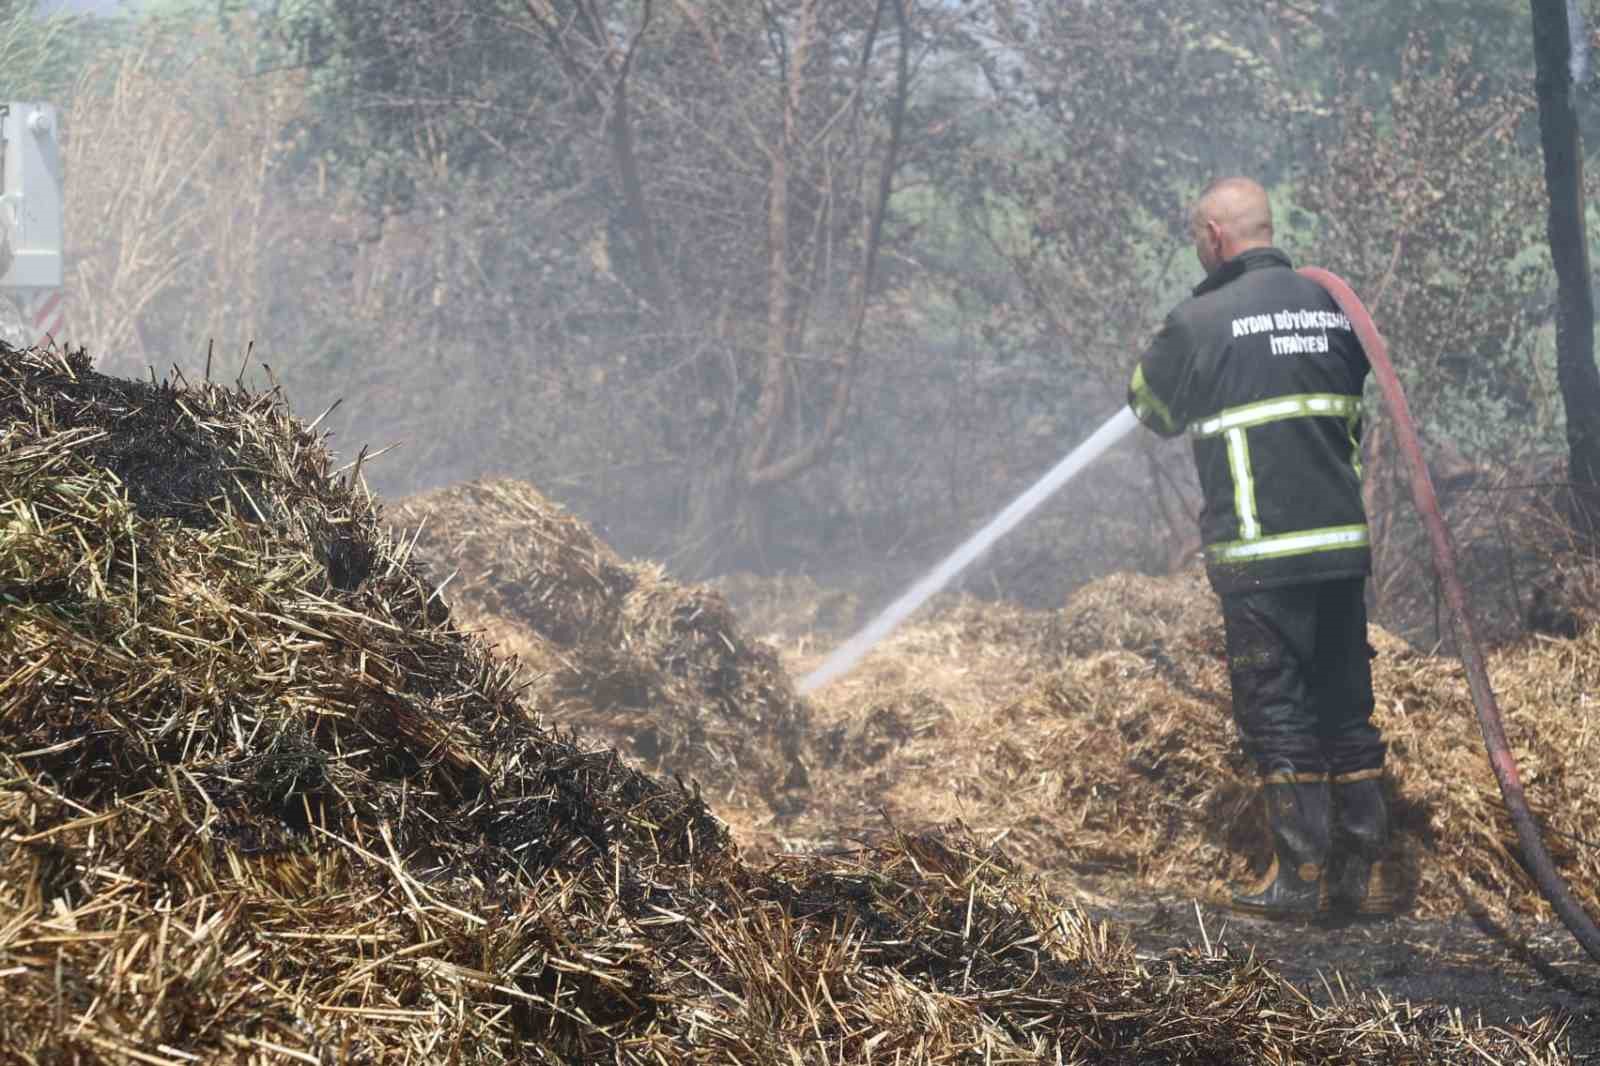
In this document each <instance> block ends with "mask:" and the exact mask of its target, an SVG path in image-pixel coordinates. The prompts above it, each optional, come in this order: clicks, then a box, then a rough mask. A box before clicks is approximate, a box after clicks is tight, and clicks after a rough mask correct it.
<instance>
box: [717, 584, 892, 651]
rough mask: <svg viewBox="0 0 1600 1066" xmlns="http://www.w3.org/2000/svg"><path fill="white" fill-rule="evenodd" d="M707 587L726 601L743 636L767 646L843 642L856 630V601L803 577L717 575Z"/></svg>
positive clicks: (858, 617) (858, 618)
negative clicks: (827, 639)
mask: <svg viewBox="0 0 1600 1066" xmlns="http://www.w3.org/2000/svg"><path fill="white" fill-rule="evenodd" d="M710 585H711V587H713V588H715V589H716V590H717V591H718V592H720V593H722V595H723V596H725V597H726V598H727V600H728V603H729V605H730V606H731V607H732V608H733V609H734V613H735V614H737V615H738V616H739V621H740V622H741V623H742V624H743V625H744V628H745V630H746V632H749V633H752V634H755V635H756V636H759V637H761V638H763V639H768V640H777V641H784V640H804V639H806V638H810V637H814V636H825V637H826V636H832V637H843V636H846V635H847V634H848V633H850V632H851V631H853V630H854V629H855V628H856V627H858V626H859V625H861V623H863V622H864V621H866V619H865V618H864V617H863V610H862V608H863V605H862V601H861V597H860V595H859V594H857V593H856V592H854V591H849V590H845V589H827V588H824V587H823V586H822V585H820V584H818V583H817V582H816V581H815V580H814V579H812V578H810V577H807V576H805V575H803V574H780V575H775V576H767V575H762V574H751V573H736V574H723V575H721V576H720V577H716V578H713V579H712V580H711V581H710Z"/></svg>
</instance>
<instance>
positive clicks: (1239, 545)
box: [1128, 177, 1394, 917]
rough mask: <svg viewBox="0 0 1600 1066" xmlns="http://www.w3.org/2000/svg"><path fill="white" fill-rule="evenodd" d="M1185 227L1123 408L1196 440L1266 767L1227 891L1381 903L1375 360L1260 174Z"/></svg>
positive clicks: (1218, 568)
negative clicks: (1287, 234) (1368, 470)
mask: <svg viewBox="0 0 1600 1066" xmlns="http://www.w3.org/2000/svg"><path fill="white" fill-rule="evenodd" d="M1189 223H1190V234H1191V236H1192V237H1193V239H1194V245H1195V253H1196V254H1197V255H1198V256H1199V259H1200V265H1201V266H1202V267H1203V268H1204V269H1205V272H1206V277H1205V280H1204V281H1202V282H1201V283H1200V285H1199V286H1198V287H1196V288H1195V290H1194V294H1193V296H1192V297H1191V298H1189V299H1187V300H1185V301H1183V302H1182V303H1180V304H1179V305H1178V306H1177V307H1175V308H1174V309H1173V310H1172V312H1171V313H1170V314H1168V315H1167V318H1166V321H1165V323H1164V324H1163V326H1162V328H1161V330H1160V332H1159V333H1158V334H1157V336H1156V338H1155V340H1154V341H1153V342H1152V343H1151V345H1150V347H1149V349H1148V350H1147V351H1146V352H1145V354H1144V355H1143V357H1142V358H1141V359H1140V360H1139V365H1138V368H1137V369H1136V370H1135V371H1134V375H1133V383H1132V386H1131V387H1130V389H1129V401H1128V402H1129V405H1130V406H1131V407H1132V408H1133V410H1134V412H1135V414H1137V415H1138V417H1139V420H1140V421H1141V422H1142V423H1144V425H1145V426H1147V427H1148V428H1150V429H1152V430H1154V431H1155V432H1156V433H1158V434H1160V435H1161V436H1163V437H1176V436H1178V435H1180V434H1182V433H1185V432H1187V433H1188V435H1189V437H1190V440H1191V442H1192V445H1193V451H1194V460H1195V465H1196V467H1197V469H1198V472H1199V476H1200V485H1201V488H1202V490H1203V492H1204V495H1205V507H1204V510H1203V511H1202V514H1201V518H1200V523H1201V539H1202V541H1203V544H1204V547H1205V558H1206V573H1207V576H1208V577H1209V579H1210V581H1211V585H1212V587H1213V588H1214V589H1215V590H1216V592H1217V595H1218V596H1219V597H1220V599H1221V602H1222V617H1223V626H1224V630H1225V632H1226V645H1227V655H1228V670H1229V680H1230V682H1231V685H1232V690H1233V715H1234V721H1235V723H1236V724H1237V727H1238V731H1239V736H1240V739H1241V741H1242V743H1243V746H1244V749H1245V751H1246V753H1247V754H1248V755H1249V756H1250V757H1251V758H1252V759H1253V760H1254V762H1255V763H1256V765H1257V767H1258V769H1259V771H1260V774H1261V783H1262V793H1263V797H1264V800H1265V807H1266V813H1267V824H1268V831H1269V834H1270V837H1271V841H1270V842H1271V851H1272V862H1271V864H1270V866H1269V868H1268V870H1267V873H1266V876H1265V877H1264V878H1263V879H1262V880H1261V882H1260V883H1259V884H1256V885H1252V886H1238V887H1234V888H1232V889H1231V890H1230V898H1229V899H1227V900H1225V901H1224V902H1225V903H1226V904H1227V905H1228V906H1231V907H1232V908H1233V909H1235V910H1238V911H1242V912H1245V913H1250V914H1256V915H1261V916H1265V917H1292V916H1306V915H1311V914H1315V913H1318V912H1319V911H1324V910H1330V909H1331V910H1336V911H1340V912H1346V913H1358V914H1382V913H1387V912H1389V911H1391V910H1392V909H1393V903H1394V901H1393V900H1392V899H1390V898H1387V897H1386V895H1385V893H1384V892H1383V891H1381V890H1380V886H1381V885H1382V883H1383V881H1384V878H1382V877H1380V876H1378V869H1377V863H1378V861H1379V860H1380V858H1381V857H1382V854H1383V851H1384V849H1385V846H1386V844H1387V842H1388V830H1389V826H1388V812H1387V810H1386V808H1385V805H1384V798H1383V792H1382V777H1383V764H1384V754H1385V744H1384V742H1383V739H1382V737H1381V736H1380V734H1379V731H1378V729H1377V727H1375V726H1374V725H1373V724H1372V721H1371V716H1372V709H1373V693H1372V671H1371V657H1372V654H1373V652H1372V649H1371V646H1370V645H1369V644H1368V643H1367V614H1366V601H1365V598H1364V592H1365V585H1366V578H1367V575H1368V574H1369V573H1370V571H1371V565H1372V563H1371V552H1370V549H1369V546H1368V538H1367V520H1366V514H1365V511H1364V509H1363V505H1362V500H1361V445H1360V440H1361V392H1362V386H1363V383H1364V381H1365V379H1366V375H1367V370H1368V366H1367V357H1366V354H1365V352H1363V351H1362V348H1361V344H1360V342H1359V341H1358V340H1357V339H1356V336H1355V333H1354V332H1353V330H1352V329H1351V326H1350V322H1349V321H1348V320H1347V319H1346V318H1345V317H1344V316H1343V315H1342V314H1341V313H1340V312H1339V309H1338V306H1337V305H1336V304H1335V303H1334V301H1333V298H1332V297H1331V296H1329V295H1328V293H1327V292H1326V291H1325V290H1323V289H1322V287H1321V286H1319V285H1317V284H1316V283H1315V282H1313V281H1311V280H1309V279H1307V278H1304V277H1302V276H1301V275H1300V274H1298V273H1296V271H1295V270H1294V269H1293V266H1292V265H1291V263H1290V261H1289V257H1288V256H1287V255H1285V254H1284V253H1283V252H1282V251H1280V250H1278V249H1277V248H1275V247H1274V246H1273V243H1272V210H1271V206H1270V204H1269V202H1268V200H1267V194H1266V191H1265V190H1264V189H1263V188H1262V187H1261V186H1260V185H1259V184H1257V183H1256V182H1254V181H1252V180H1250V179H1248V178H1237V177H1235V178H1224V179H1221V180H1219V181H1216V182H1213V183H1212V184H1211V185H1210V186H1209V187H1207V188H1206V190H1205V191H1204V192H1203V193H1202V194H1201V195H1200V197H1199V199H1198V200H1197V201H1196V202H1195V204H1194V207H1193V208H1192V210H1191V212H1190V216H1189Z"/></svg>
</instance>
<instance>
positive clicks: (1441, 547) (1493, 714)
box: [1300, 267, 1600, 961]
mask: <svg viewBox="0 0 1600 1066" xmlns="http://www.w3.org/2000/svg"><path fill="white" fill-rule="evenodd" d="M1300 273H1301V274H1303V275H1305V276H1306V277H1308V278H1310V279H1311V280H1312V281H1315V282H1316V283H1317V284H1319V285H1321V286H1322V287H1323V288H1324V289H1327V290H1328V295H1330V296H1332V297H1333V299H1334V302H1335V303H1337V304H1338V305H1339V309H1340V310H1341V311H1343V312H1344V314H1345V317H1346V318H1348V319H1349V320H1350V322H1351V324H1352V325H1353V326H1354V327H1355V331H1356V336H1357V337H1359V338H1360V340H1361V346H1362V347H1363V348H1364V349H1366V352H1367V359H1368V361H1369V362H1370V363H1371V364H1372V370H1373V373H1374V374H1376V375H1377V378H1378V384H1379V385H1380V386H1381V387H1382V389H1383V399H1384V402H1385V404H1386V405H1387V406H1388V408H1389V414H1390V416H1391V417H1392V418H1393V419H1394V428H1395V434H1396V437H1397V438H1398V440H1399V442H1400V451H1401V453H1402V454H1404V455H1405V457H1406V467H1407V469H1408V471H1409V472H1410V474H1411V498H1412V500H1413V501H1415V503H1416V505H1417V510H1418V511H1419V512H1421V514H1422V521H1423V523H1424V524H1425V525H1426V526H1427V527H1428V540H1429V541H1430V542H1431V544H1432V547H1433V565H1434V567H1435V569H1436V570H1437V571H1438V574H1439V580H1440V582H1441V584H1443V586H1444V598H1445V602H1446V604H1448V606H1449V608H1450V620H1451V621H1452V622H1453V623H1454V625H1455V633H1456V644H1457V645H1458V646H1459V648H1460V651H1461V665H1462V666H1464V667H1465V668H1466V671H1467V686H1468V688H1470V689H1471V691H1472V706H1473V708H1474V709H1475V710H1476V711H1477V712H1478V725H1479V726H1480V727H1481V728H1482V729H1483V740H1484V744H1485V745H1486V746H1487V747H1488V749H1489V765H1490V766H1492V767H1493V768H1494V776H1495V777H1496V778H1497V779H1498V780H1499V781H1500V794H1501V795H1502V796H1504V797H1505V801H1506V810H1507V811H1509V812H1510V814H1511V824H1512V825H1514V826H1516V829H1517V840H1518V841H1519V842H1521V844H1522V860H1523V862H1524V864H1526V866H1527V868H1528V870H1529V872H1530V873H1532V874H1533V879H1534V881H1536V882H1537V883H1538V885H1539V890H1540V891H1542V892H1543V893H1544V898H1545V899H1547V900H1549V901H1550V905H1551V906H1552V907H1554V908H1555V911H1556V914H1557V915H1559V916H1560V918H1561V921H1562V922H1563V923H1564V924H1565V925H1566V927H1567V928H1568V929H1570V930H1571V931H1572V935H1573V936H1574V937H1575V938H1576V939H1577V941H1578V943H1579V944H1581V945H1583V950H1584V951H1587V952H1588V953H1589V956H1590V958H1593V959H1595V960H1596V961H1600V928H1597V927H1596V926H1595V923H1594V920H1593V919H1592V918H1590V917H1589V915H1588V914H1587V913H1586V912H1585V911H1584V909H1583V907H1582V906H1580V905H1579V903H1578V901H1577V900H1576V899H1574V898H1573V896H1572V891H1571V889H1569V888H1568V887H1567V883H1566V882H1565V881H1564V880H1562V878H1561V875H1560V874H1559V873H1557V872H1556V868H1555V864H1554V863H1552V862H1551V861H1550V853H1549V852H1548V851H1547V850H1545V846H1544V840H1543V838H1542V837H1541V836H1540V834H1539V823H1538V822H1536V821H1535V820H1534V817H1533V812H1531V811H1530V810H1528V800H1527V797H1526V796H1525V795H1524V794H1523V791H1522V779H1521V777H1520V776H1519V775H1518V773H1517V764H1516V761H1515V759H1513V757H1512V755H1511V748H1510V745H1509V744H1508V743H1507V742H1506V730H1505V726H1504V724H1503V723H1502V722H1501V720H1500V708H1499V706H1498V705H1497V704H1496V703H1495V698H1494V691H1493V690H1492V689H1491V688H1490V687H1489V674H1488V672H1487V671H1486V670H1485V669H1484V665H1483V650H1482V649H1481V648H1480V647H1479V646H1478V638H1477V637H1476V636H1475V635H1474V634H1473V632H1472V622H1471V620H1470V619H1469V618H1468V617H1467V597H1466V594H1465V593H1464V592H1463V591H1462V588H1461V577H1460V575H1459V574H1457V572H1456V553H1455V546H1454V545H1453V544H1452V542H1451V540H1450V531H1449V530H1448V529H1446V528H1445V524H1444V519H1443V518H1442V517H1441V516H1440V513H1439V499H1438V497H1437V496H1436V495H1435V494H1434V491H1433V480H1432V479H1431V478H1430V477H1429V476H1428V467H1427V464H1426V463H1424V462H1423V461H1422V448H1421V445H1420V444H1419V443H1418V442H1417V430H1416V427H1415V426H1414V425H1413V424H1412V421H1411V408H1410V406H1409V405H1408V404H1407V403H1406V394H1405V392H1404V391H1403V390H1402V389H1401V388H1400V379H1399V378H1398V377H1397V376H1395V372H1394V365H1393V364H1392V363H1390V362H1389V349H1388V346H1387V345H1385V344H1384V342H1383V337H1382V336H1380V335H1379V333H1378V329H1377V327H1376V326H1374V325H1373V324H1372V316H1371V315H1369V314H1368V313H1367V309H1366V308H1365V307H1363V306H1362V304H1361V300H1360V299H1359V298H1357V296H1356V294H1355V292H1354V290H1352V289H1351V288H1350V286H1349V285H1347V284H1345V282H1344V281H1343V280H1342V279H1340V278H1339V277H1337V276H1336V275H1334V274H1330V273H1329V272H1328V271H1326V270H1323V269H1321V268H1320V267H1302V268H1301V270H1300Z"/></svg>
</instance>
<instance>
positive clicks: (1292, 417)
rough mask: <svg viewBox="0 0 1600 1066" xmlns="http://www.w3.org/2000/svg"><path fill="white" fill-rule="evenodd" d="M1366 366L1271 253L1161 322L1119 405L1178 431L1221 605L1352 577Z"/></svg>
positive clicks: (1339, 318) (1313, 290)
mask: <svg viewBox="0 0 1600 1066" xmlns="http://www.w3.org/2000/svg"><path fill="white" fill-rule="evenodd" d="M1367 369H1368V367H1367V357H1366V353H1365V352H1364V351H1362V349H1361V343H1360V341H1358V340H1357V339H1356V335H1355V333H1354V331H1353V330H1352V329H1351V328H1350V323H1349V320H1348V319H1346V318H1345V317H1344V315H1343V314H1341V313H1340V311H1339V309H1338V306H1337V305H1336V304H1335V303H1334V301H1333V298H1332V297H1331V296H1329V295H1328V293H1327V291H1326V290H1324V289H1323V288H1322V286H1320V285H1318V284H1317V283H1316V282H1314V281H1311V280H1310V279H1308V278H1304V277H1302V276H1300V275H1299V274H1298V273H1296V272H1295V271H1294V269H1293V267H1292V265H1291V264H1290V262H1289V257H1288V256H1286V255H1284V254H1283V253H1282V252H1280V251H1279V250H1277V249H1276V248H1255V249H1251V250H1249V251H1246V252H1242V253H1240V254H1239V255H1238V256H1235V257H1234V258H1233V259H1230V260H1228V261H1227V262H1225V263H1223V264H1222V265H1220V266H1219V267H1218V268H1217V269H1216V270H1215V271H1213V272H1212V273H1211V275H1210V276H1209V277H1207V278H1206V280H1205V281H1204V282H1202V283H1201V284H1200V286H1199V287H1198V288H1196V289H1195V290H1194V296H1193V298H1191V299H1188V300H1185V301H1184V302H1183V303H1181V304H1179V305H1178V306H1177V307H1176V308H1174V309H1173V311H1172V313H1171V314H1169V315H1168V316H1167V320H1166V323H1165V325H1163V327H1162V329H1161V332H1160V333H1159V334H1158V335H1157V336H1156V339H1155V341H1154V342H1153V343H1152V344H1151V345H1150V349H1149V351H1147V352H1146V353H1145V354H1144V357H1143V358H1142V359H1141V360H1140V361H1139V367H1138V369H1137V370H1136V371H1135V372H1134V375H1133V384H1132V386H1131V388H1130V389H1129V393H1128V403H1129V405H1130V406H1131V407H1132V408H1133V410H1134V412H1135V413H1136V414H1137V415H1138V416H1139V420H1140V421H1141V422H1143V423H1144V424H1145V425H1146V426H1148V427H1150V428H1151V429H1153V430H1155V431H1156V432H1157V433H1159V434H1161V435H1162V436H1165V437H1176V436H1178V435H1179V434H1180V433H1183V432H1185V431H1187V432H1188V433H1189V435H1190V437H1191V439H1192V441H1193V445H1194V459H1195V465H1196V466H1197V467H1198V469H1199V473H1200V485H1201V488H1202V490H1203V491H1204V493H1205V511H1204V513H1203V514H1202V515H1201V519H1200V532H1201V536H1202V539H1203V540H1204V542H1205V550H1206V569H1207V573H1208V574H1209V575H1210V577H1211V583H1212V586H1213V587H1214V588H1215V589H1216V590H1217V592H1218V593H1219V594H1221V595H1229V594H1234V593H1242V592H1251V591H1255V590H1259V589H1266V588H1274V587H1278V586H1282V585H1294V584H1301V583H1305V582H1311V581H1326V580H1333V579H1337V578H1346V577H1364V576H1365V575H1366V574H1367V573H1368V572H1369V571H1370V569H1371V565H1372V563H1371V553H1370V550H1369V548H1368V542H1367V523H1366V514H1365V512H1364V510H1363V508H1362V503H1361V445H1360V441H1361V390H1362V385H1363V383H1364V382H1365V380H1366V375H1367Z"/></svg>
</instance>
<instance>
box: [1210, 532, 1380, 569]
mask: <svg viewBox="0 0 1600 1066" xmlns="http://www.w3.org/2000/svg"><path fill="white" fill-rule="evenodd" d="M1366 546H1367V527H1366V526H1365V525H1357V526H1330V527H1328V528H1327V529H1308V530H1305V531H1303V532H1300V533H1280V534H1278V535H1276V536H1272V537H1259V538H1257V539H1255V540H1235V541H1229V542H1228V543H1225V544H1213V545H1211V546H1210V547H1208V548H1206V557H1207V558H1208V559H1210V560H1211V561H1212V562H1214V563H1242V562H1249V561H1250V560H1252V559H1284V558H1287V557H1289V556H1291V555H1310V554H1312V553H1313V552H1321V551H1334V550H1336V549H1342V548H1365V547H1366Z"/></svg>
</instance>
